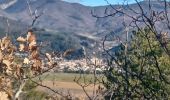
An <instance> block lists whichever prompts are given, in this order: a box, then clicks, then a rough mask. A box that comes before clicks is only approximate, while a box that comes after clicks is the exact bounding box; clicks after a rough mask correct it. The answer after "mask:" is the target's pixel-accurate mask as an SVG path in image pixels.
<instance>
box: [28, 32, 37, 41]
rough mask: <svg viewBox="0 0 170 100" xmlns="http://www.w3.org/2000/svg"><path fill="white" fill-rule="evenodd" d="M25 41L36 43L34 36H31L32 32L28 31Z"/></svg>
mask: <svg viewBox="0 0 170 100" xmlns="http://www.w3.org/2000/svg"><path fill="white" fill-rule="evenodd" d="M27 41H28V42H29V43H31V42H32V41H36V36H35V35H34V34H33V32H32V31H29V32H28V34H27Z"/></svg>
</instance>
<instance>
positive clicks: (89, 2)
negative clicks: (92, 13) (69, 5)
mask: <svg viewBox="0 0 170 100" xmlns="http://www.w3.org/2000/svg"><path fill="white" fill-rule="evenodd" d="M65 1H68V2H77V3H80V4H83V5H86V6H102V5H108V4H107V2H106V1H105V0H65ZM107 1H108V2H109V3H111V4H118V3H119V4H122V3H123V2H124V1H125V2H126V3H127V2H128V4H130V3H134V2H135V0H107Z"/></svg>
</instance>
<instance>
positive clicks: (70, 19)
mask: <svg viewBox="0 0 170 100" xmlns="http://www.w3.org/2000/svg"><path fill="white" fill-rule="evenodd" d="M30 1H31V3H30V5H31V9H32V10H33V11H35V9H37V13H44V14H43V15H42V16H41V17H40V18H39V19H38V20H37V23H36V24H35V26H36V27H38V28H42V29H45V30H46V31H47V32H46V33H48V34H51V35H52V36H54V34H53V33H58V32H59V33H60V32H61V33H67V34H73V35H72V36H74V37H76V39H78V40H77V41H78V42H84V41H85V42H86V43H89V44H92V43H95V42H94V41H97V42H98V41H101V40H100V39H101V38H103V37H104V36H105V35H106V34H110V33H113V32H112V31H114V34H117V35H119V36H121V37H123V36H124V34H123V33H124V26H123V24H122V23H123V18H124V16H123V15H122V14H121V13H119V14H117V15H116V16H114V17H112V16H110V17H107V18H95V17H93V16H92V14H91V11H93V12H94V14H95V15H97V16H104V15H105V8H106V7H107V9H108V12H107V13H113V9H112V8H111V7H110V6H99V7H89V6H84V5H81V4H78V3H69V2H65V1H61V0H30ZM140 4H141V6H142V7H143V8H144V11H145V12H146V13H147V12H148V11H149V6H148V1H143V2H140ZM151 5H152V8H153V9H155V10H156V11H161V10H163V9H164V8H163V4H160V3H158V2H156V1H152V4H151ZM113 6H114V7H116V8H118V7H120V6H118V5H113ZM129 6H130V8H131V9H134V10H135V11H137V12H140V9H139V7H138V5H137V4H131V5H129ZM0 8H1V10H0V16H5V17H8V18H9V19H11V21H13V22H15V23H17V24H21V25H20V26H19V28H22V24H24V25H30V24H31V17H30V15H29V10H28V7H27V3H26V0H0ZM123 8H124V11H126V12H127V13H128V14H129V15H131V16H136V14H135V13H134V12H132V11H130V10H127V8H128V6H126V5H125V6H123ZM1 20H3V19H1V18H0V21H1ZM130 21H131V19H130V18H128V17H125V22H126V23H129V22H130ZM4 23H5V22H4ZM12 25H13V26H15V27H16V25H15V24H12ZM12 25H11V26H12ZM24 25H23V26H24ZM1 26H2V25H1V24H0V28H1ZM159 28H160V29H162V28H163V29H166V28H165V27H164V26H162V25H160V26H159ZM2 29H3V28H2ZM66 36H67V35H66ZM42 37H43V35H42ZM44 37H45V36H44ZM50 37H51V36H50ZM82 38H83V39H82ZM91 40H93V42H91ZM89 41H90V42H89ZM52 44H53V46H54V45H57V43H56V44H55V38H54V39H53V41H52ZM57 48H58V47H57Z"/></svg>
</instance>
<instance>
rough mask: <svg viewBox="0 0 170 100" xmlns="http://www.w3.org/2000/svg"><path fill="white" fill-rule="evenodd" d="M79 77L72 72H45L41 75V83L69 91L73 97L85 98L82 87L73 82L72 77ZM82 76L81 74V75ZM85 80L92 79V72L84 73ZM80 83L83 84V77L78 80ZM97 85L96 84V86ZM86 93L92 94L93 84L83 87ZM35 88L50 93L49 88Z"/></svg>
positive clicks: (65, 91)
mask: <svg viewBox="0 0 170 100" xmlns="http://www.w3.org/2000/svg"><path fill="white" fill-rule="evenodd" d="M75 77H76V78H79V77H80V74H73V73H47V74H45V75H43V76H42V77H41V79H42V80H43V81H42V83H43V85H46V86H49V87H51V88H52V89H56V90H59V91H62V92H64V93H68V92H69V93H70V94H71V95H74V96H75V97H79V98H85V97H86V95H85V93H84V92H83V89H82V88H81V87H80V86H79V85H78V84H76V83H75V82H74V79H75ZM81 77H82V76H81ZM84 77H85V80H86V82H88V81H90V80H93V79H94V78H93V74H85V75H84ZM98 77H100V76H98ZM79 82H80V83H81V84H84V79H83V77H82V78H81V79H80V81H79ZM97 86H98V85H96V88H97ZM85 89H86V91H87V93H88V94H90V95H92V94H93V90H94V86H93V84H91V85H89V86H88V87H86V88H85ZM37 90H39V91H44V92H47V93H52V92H51V91H50V90H48V89H46V88H42V87H37Z"/></svg>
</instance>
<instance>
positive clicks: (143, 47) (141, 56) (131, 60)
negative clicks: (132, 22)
mask: <svg viewBox="0 0 170 100" xmlns="http://www.w3.org/2000/svg"><path fill="white" fill-rule="evenodd" d="M159 35H161V34H159ZM162 40H163V37H159V38H158V37H157V34H154V33H153V32H152V31H150V30H149V29H147V28H145V29H143V30H139V31H137V32H134V33H133V38H132V41H131V42H130V43H128V46H127V49H126V45H125V44H124V45H123V44H122V45H121V50H120V51H117V52H116V53H115V59H116V62H117V64H116V66H114V67H111V68H110V70H109V71H107V72H106V77H107V80H108V81H107V82H106V83H104V84H105V86H106V88H107V89H108V90H111V91H112V92H110V93H109V95H108V96H106V99H107V98H111V96H112V99H113V98H114V99H127V98H128V99H168V98H169V94H170V84H169V83H170V80H169V77H170V57H169V55H168V54H167V53H166V51H165V49H164V48H165V47H166V48H168V49H169V44H168V42H166V44H164V45H162ZM109 66H112V65H110V64H109ZM115 67H116V68H115Z"/></svg>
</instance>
